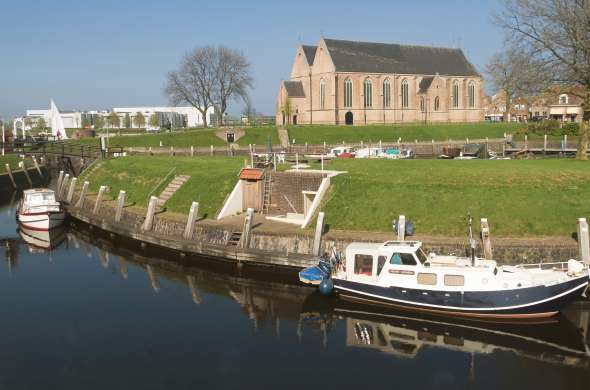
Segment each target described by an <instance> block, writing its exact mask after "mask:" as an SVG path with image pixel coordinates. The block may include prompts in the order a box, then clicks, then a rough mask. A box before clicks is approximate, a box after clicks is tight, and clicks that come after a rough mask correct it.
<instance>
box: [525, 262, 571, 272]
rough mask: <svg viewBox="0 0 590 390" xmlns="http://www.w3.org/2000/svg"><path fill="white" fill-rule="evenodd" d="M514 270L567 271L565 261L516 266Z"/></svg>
mask: <svg viewBox="0 0 590 390" xmlns="http://www.w3.org/2000/svg"><path fill="white" fill-rule="evenodd" d="M515 268H522V269H553V270H558V271H567V261H556V262H549V263H530V264H528V263H527V264H518V265H516V266H515Z"/></svg>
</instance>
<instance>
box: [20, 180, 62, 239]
mask: <svg viewBox="0 0 590 390" xmlns="http://www.w3.org/2000/svg"><path fill="white" fill-rule="evenodd" d="M17 218H18V222H19V223H20V224H21V225H22V226H24V227H25V228H27V229H30V230H41V231H43V230H50V229H53V228H55V227H57V226H60V225H61V224H63V222H64V219H65V213H64V211H63V209H62V207H61V204H60V203H59V202H58V201H57V200H56V199H55V192H54V191H53V190H50V189H47V188H35V189H31V190H25V191H24V193H23V199H22V200H21V202H20V204H19V206H18V212H17Z"/></svg>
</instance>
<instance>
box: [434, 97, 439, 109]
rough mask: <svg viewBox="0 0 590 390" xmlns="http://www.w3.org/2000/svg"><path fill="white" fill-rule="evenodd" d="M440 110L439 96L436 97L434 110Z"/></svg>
mask: <svg viewBox="0 0 590 390" xmlns="http://www.w3.org/2000/svg"><path fill="white" fill-rule="evenodd" d="M438 110H440V99H439V98H438V96H437V97H435V98H434V111H438Z"/></svg>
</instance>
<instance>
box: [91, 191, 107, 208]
mask: <svg viewBox="0 0 590 390" xmlns="http://www.w3.org/2000/svg"><path fill="white" fill-rule="evenodd" d="M106 189H107V186H100V188H99V189H98V195H96V201H95V202H94V209H93V210H92V214H96V213H98V211H99V210H100V204H101V202H102V196H103V194H104V192H105V191H106Z"/></svg>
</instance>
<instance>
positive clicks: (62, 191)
mask: <svg viewBox="0 0 590 390" xmlns="http://www.w3.org/2000/svg"><path fill="white" fill-rule="evenodd" d="M69 183H70V174H69V173H66V175H65V176H64V179H63V181H62V182H61V187H60V188H59V190H58V191H57V197H58V198H59V199H65V197H66V188H68V184H69Z"/></svg>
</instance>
